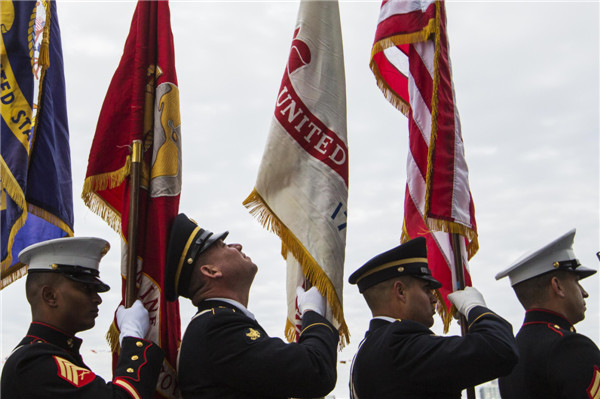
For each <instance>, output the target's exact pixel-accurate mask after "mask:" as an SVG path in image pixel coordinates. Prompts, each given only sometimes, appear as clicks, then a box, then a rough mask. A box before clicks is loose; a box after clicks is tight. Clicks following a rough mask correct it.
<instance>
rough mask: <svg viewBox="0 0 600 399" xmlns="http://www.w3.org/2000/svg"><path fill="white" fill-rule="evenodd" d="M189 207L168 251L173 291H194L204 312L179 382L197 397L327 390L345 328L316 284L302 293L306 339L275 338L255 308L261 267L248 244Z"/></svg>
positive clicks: (190, 335) (170, 295) (192, 332)
mask: <svg viewBox="0 0 600 399" xmlns="http://www.w3.org/2000/svg"><path fill="white" fill-rule="evenodd" d="M227 234H228V232H225V233H222V234H218V235H215V234H213V233H212V232H210V231H208V230H205V229H202V228H200V227H199V226H198V225H197V224H196V222H194V221H193V220H191V219H189V218H188V217H187V216H186V215H184V214H180V215H178V216H177V217H176V219H175V221H174V223H173V225H172V227H171V236H170V239H169V248H168V253H167V266H166V267H167V270H166V274H165V276H166V277H165V278H166V282H165V285H166V292H167V299H169V300H171V301H174V300H177V297H178V296H183V297H185V298H189V299H190V300H191V301H192V303H193V304H194V305H195V306H197V307H198V312H197V313H196V315H195V316H194V317H193V319H192V321H191V322H190V324H189V325H188V327H187V330H186V331H185V334H184V337H183V340H182V342H181V349H180V353H179V364H178V371H177V372H178V377H179V387H180V389H181V393H182V396H183V398H184V399H190V398H219V399H227V398H236V399H243V398H261V399H268V398H288V397H310V398H314V397H322V396H325V395H326V394H327V393H329V392H330V391H331V390H332V389H333V387H334V386H335V382H336V378H337V375H336V359H337V352H336V350H337V343H338V339H339V334H338V331H337V330H336V329H335V328H334V327H333V325H331V323H329V321H327V319H325V318H324V317H323V316H322V315H323V313H324V311H325V300H324V298H323V297H322V296H321V294H320V293H319V291H318V290H317V289H316V288H315V287H313V288H311V289H309V290H308V291H306V292H304V291H303V290H302V291H300V292H299V295H298V307H299V309H300V311H301V312H302V332H301V333H300V338H299V341H298V343H291V344H286V343H285V342H283V341H282V340H281V339H279V338H271V337H269V336H268V335H267V333H266V332H265V331H264V330H263V328H262V327H261V326H260V325H259V324H258V322H257V321H256V320H255V318H254V315H253V314H252V313H251V312H250V311H248V309H247V306H248V298H249V295H250V286H251V285H252V281H253V280H254V276H255V275H256V272H257V270H258V268H257V266H256V265H255V264H254V263H253V262H252V259H250V257H248V256H246V254H244V253H243V252H242V245H241V244H226V243H225V242H224V241H223V240H224V239H225V238H226V237H227Z"/></svg>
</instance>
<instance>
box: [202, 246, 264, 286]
mask: <svg viewBox="0 0 600 399" xmlns="http://www.w3.org/2000/svg"><path fill="white" fill-rule="evenodd" d="M212 246H213V247H214V248H211V249H210V251H211V254H210V258H211V260H212V261H214V262H215V263H216V264H218V265H220V266H221V271H222V272H223V275H224V276H231V277H232V278H233V279H238V278H239V279H242V280H245V281H247V280H249V281H250V282H252V280H254V276H255V275H256V272H257V271H258V267H257V266H256V265H255V264H254V262H252V259H251V258H250V257H249V256H247V255H246V254H245V253H244V252H242V244H225V242H223V240H219V241H217V242H215V243H214V244H213V245H212Z"/></svg>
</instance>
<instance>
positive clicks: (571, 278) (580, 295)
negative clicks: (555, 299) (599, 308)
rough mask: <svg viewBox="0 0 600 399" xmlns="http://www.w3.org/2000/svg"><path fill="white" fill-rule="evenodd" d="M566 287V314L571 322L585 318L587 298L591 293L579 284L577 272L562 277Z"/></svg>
mask: <svg viewBox="0 0 600 399" xmlns="http://www.w3.org/2000/svg"><path fill="white" fill-rule="evenodd" d="M561 281H562V283H563V285H564V287H565V313H566V314H565V316H566V317H567V319H568V320H569V321H570V322H571V324H575V323H578V322H580V321H582V320H583V319H585V311H586V306H585V298H587V297H588V296H589V295H588V293H587V292H586V290H584V289H583V287H582V286H581V284H579V276H578V275H577V274H575V273H568V275H567V276H566V277H565V278H564V279H561Z"/></svg>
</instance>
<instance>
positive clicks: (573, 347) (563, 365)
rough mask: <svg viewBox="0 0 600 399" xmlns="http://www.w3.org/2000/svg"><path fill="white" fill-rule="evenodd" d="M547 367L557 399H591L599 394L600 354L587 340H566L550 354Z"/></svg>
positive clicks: (572, 337) (575, 337) (573, 337)
mask: <svg viewBox="0 0 600 399" xmlns="http://www.w3.org/2000/svg"><path fill="white" fill-rule="evenodd" d="M545 366H547V367H548V372H549V375H548V381H549V383H550V384H552V385H555V386H556V397H557V398H563V399H590V398H596V397H598V396H597V395H599V394H600V351H599V350H598V347H597V346H596V345H595V344H594V342H592V340H590V339H589V338H588V337H586V336H584V335H581V334H569V335H566V336H564V337H563V338H562V339H560V341H558V344H557V345H555V346H554V348H553V349H552V350H551V353H550V358H549V362H548V364H547V365H545Z"/></svg>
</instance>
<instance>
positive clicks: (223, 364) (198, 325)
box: [178, 300, 339, 399]
mask: <svg viewBox="0 0 600 399" xmlns="http://www.w3.org/2000/svg"><path fill="white" fill-rule="evenodd" d="M338 339H339V335H338V332H337V330H336V329H335V328H334V327H333V326H332V325H331V324H330V323H329V322H328V321H327V320H326V319H325V318H324V317H322V316H320V315H319V314H318V313H315V312H312V311H309V312H305V314H304V316H303V317H302V333H301V335H300V339H299V342H298V343H290V344H288V343H285V342H283V341H282V340H281V339H279V338H271V337H269V336H268V335H267V333H266V332H265V331H264V330H263V328H262V327H261V326H260V325H259V324H258V322H256V320H253V319H252V318H250V317H248V316H246V315H245V314H244V313H243V312H242V311H241V310H239V309H236V307H235V306H234V305H231V304H229V303H226V302H221V301H216V300H211V301H203V302H201V303H200V305H199V306H198V313H197V314H196V316H194V318H193V319H192V321H191V322H190V324H189V326H188V327H187V329H186V332H185V334H184V337H183V340H182V343H181V350H180V354H179V364H178V376H179V387H180V389H181V393H182V396H183V398H184V399H191V398H203V399H210V398H219V399H227V398H236V399H244V398H261V399H267V398H288V397H321V396H324V395H326V394H327V393H329V392H330V391H331V390H332V389H333V388H334V386H335V382H336V378H337V374H336V362H337V343H338Z"/></svg>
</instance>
